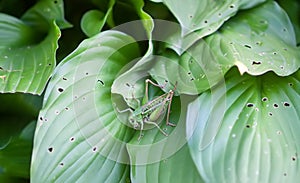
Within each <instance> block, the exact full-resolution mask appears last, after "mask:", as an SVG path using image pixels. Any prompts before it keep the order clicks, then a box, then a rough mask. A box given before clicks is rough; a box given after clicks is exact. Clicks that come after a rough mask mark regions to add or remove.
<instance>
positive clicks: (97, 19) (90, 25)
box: [81, 0, 115, 37]
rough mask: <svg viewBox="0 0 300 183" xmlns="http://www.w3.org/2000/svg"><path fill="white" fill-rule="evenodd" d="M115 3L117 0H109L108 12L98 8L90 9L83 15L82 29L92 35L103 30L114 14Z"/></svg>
mask: <svg viewBox="0 0 300 183" xmlns="http://www.w3.org/2000/svg"><path fill="white" fill-rule="evenodd" d="M114 4H115V0H110V1H109V4H108V8H107V12H106V13H103V12H101V11H98V10H90V11H88V12H86V13H85V14H84V15H83V17H82V19H81V29H82V30H83V32H84V33H85V34H86V35H87V36H89V37H92V36H94V35H96V34H97V33H99V32H100V31H101V30H102V28H103V27H104V25H105V23H106V21H107V20H108V18H109V16H111V15H112V10H113V6H114Z"/></svg>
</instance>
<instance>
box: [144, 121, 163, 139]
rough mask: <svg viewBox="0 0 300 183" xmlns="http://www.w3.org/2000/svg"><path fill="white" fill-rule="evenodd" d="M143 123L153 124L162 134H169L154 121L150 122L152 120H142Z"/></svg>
mask: <svg viewBox="0 0 300 183" xmlns="http://www.w3.org/2000/svg"><path fill="white" fill-rule="evenodd" d="M144 122H145V123H147V124H150V125H155V126H156V127H157V128H158V129H159V131H160V132H161V133H162V134H164V136H169V135H168V134H167V133H166V132H165V131H163V130H162V129H161V128H160V127H159V126H158V124H156V123H155V122H152V121H144Z"/></svg>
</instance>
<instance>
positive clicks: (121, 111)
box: [113, 103, 133, 113]
mask: <svg viewBox="0 0 300 183" xmlns="http://www.w3.org/2000/svg"><path fill="white" fill-rule="evenodd" d="M113 105H114V107H115V108H116V110H117V111H118V113H124V112H127V111H129V112H131V113H133V110H132V109H131V108H127V109H124V110H120V109H119V108H118V107H117V105H116V103H114V104H113Z"/></svg>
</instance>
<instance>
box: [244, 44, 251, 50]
mask: <svg viewBox="0 0 300 183" xmlns="http://www.w3.org/2000/svg"><path fill="white" fill-rule="evenodd" d="M244 47H246V48H249V49H251V48H252V47H251V46H250V45H248V44H245V45H244Z"/></svg>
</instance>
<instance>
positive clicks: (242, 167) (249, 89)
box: [187, 69, 300, 182]
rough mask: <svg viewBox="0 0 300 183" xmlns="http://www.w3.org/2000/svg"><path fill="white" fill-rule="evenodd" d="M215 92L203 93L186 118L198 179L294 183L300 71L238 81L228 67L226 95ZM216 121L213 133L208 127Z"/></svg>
mask: <svg viewBox="0 0 300 183" xmlns="http://www.w3.org/2000/svg"><path fill="white" fill-rule="evenodd" d="M220 90H223V89H222V88H220V87H216V88H215V90H212V92H205V93H203V94H202V95H201V96H199V98H198V99H197V100H195V101H194V102H193V103H191V104H190V106H189V109H188V114H187V115H188V118H187V121H188V124H187V126H188V129H187V134H188V136H189V135H192V138H191V139H190V141H189V147H190V150H191V154H192V157H193V159H194V162H195V164H196V166H197V168H198V170H199V172H200V174H201V175H202V176H203V178H204V180H205V181H206V182H248V181H251V182H297V181H298V180H299V178H300V177H299V169H298V167H299V165H300V161H299V159H298V154H299V149H300V143H299V140H297V139H300V134H299V130H300V123H299V122H300V119H299V116H300V108H299V105H298V104H299V96H300V93H299V92H300V72H299V71H297V72H296V73H295V74H293V75H291V76H288V77H279V76H277V75H275V74H274V73H272V72H269V73H266V74H265V75H263V76H258V77H253V76H249V75H245V76H242V77H241V76H240V75H239V74H238V71H237V70H236V69H234V70H232V71H230V72H229V73H228V75H226V92H225V91H224V92H220ZM213 92H215V93H219V95H215V96H218V97H215V98H214V99H213V94H212V93H213ZM222 93H223V94H222ZM216 122H217V123H219V124H214V125H213V126H215V128H218V127H219V130H218V133H215V132H216V130H213V132H214V133H215V134H214V135H213V134H211V132H212V130H211V129H209V128H208V126H211V125H212V124H210V123H216ZM207 136H209V137H210V141H209V140H208V139H207Z"/></svg>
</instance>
